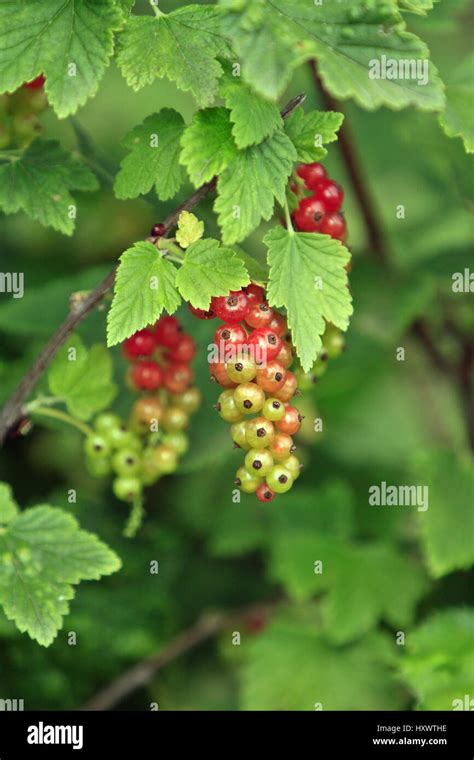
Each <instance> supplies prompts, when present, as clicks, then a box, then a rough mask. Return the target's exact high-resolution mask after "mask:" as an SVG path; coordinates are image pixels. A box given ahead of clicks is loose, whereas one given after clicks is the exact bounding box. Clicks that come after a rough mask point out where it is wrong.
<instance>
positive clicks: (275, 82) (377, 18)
mask: <svg viewBox="0 0 474 760" xmlns="http://www.w3.org/2000/svg"><path fill="white" fill-rule="evenodd" d="M225 26H226V29H227V33H228V35H229V37H230V38H231V39H232V42H233V45H234V47H235V50H236V52H237V53H238V54H239V56H240V57H241V61H242V74H243V76H244V78H245V79H246V80H247V82H249V83H251V84H252V85H253V86H254V87H255V89H257V90H258V91H259V92H261V93H262V94H264V95H267V96H268V97H272V98H276V97H277V96H278V95H280V94H281V92H282V91H283V89H284V88H285V86H286V84H287V83H288V80H289V77H290V76H291V72H292V70H293V69H294V68H295V66H297V65H299V64H300V63H301V62H302V61H304V60H308V59H309V58H316V60H317V63H318V71H319V74H320V76H321V78H322V80H323V83H324V85H325V86H326V87H327V89H328V90H329V92H330V93H331V94H333V95H334V96H336V97H338V98H341V99H346V98H354V100H355V101H356V102H357V103H358V104H359V105H361V106H362V107H363V108H367V109H369V110H372V109H375V108H378V107H379V106H382V105H387V106H389V107H391V108H395V109H400V108H404V107H406V106H409V105H415V106H417V107H418V108H420V109H422V110H428V111H433V110H439V109H441V108H443V104H444V93H443V85H442V83H441V81H440V79H439V77H438V74H437V71H436V69H435V68H434V66H433V65H432V64H431V62H429V60H428V56H429V51H428V48H427V47H426V45H425V44H424V43H423V42H422V41H421V40H420V39H419V38H418V37H416V36H415V35H414V34H410V33H408V32H407V31H406V25H405V22H404V20H403V17H402V16H401V14H400V13H399V10H398V6H397V4H396V2H395V0H387V1H386V2H383V3H381V2H380V3H370V4H368V3H366V2H365V0H351V2H348V1H346V2H340V0H324V3H322V4H320V5H315V4H314V3H311V2H308V0H268V1H267V2H266V3H265V4H263V3H260V2H259V0H249V2H247V3H246V4H245V9H244V11H241V12H237V11H234V12H232V11H230V12H227V15H226V17H225ZM382 56H385V58H386V59H387V60H389V59H390V60H394V61H396V65H397V70H396V72H395V73H396V74H397V78H396V79H388V78H372V76H373V74H372V75H370V72H371V71H375V69H376V67H377V62H378V61H380V60H381V57H382ZM401 60H403V61H409V62H413V64H414V65H415V66H416V64H417V61H421V62H423V61H426V62H427V65H428V77H427V81H426V82H425V83H424V84H422V83H421V82H422V81H424V79H423V77H422V78H420V80H419V79H418V78H416V76H415V77H413V76H412V73H411V71H409V72H408V76H406V75H405V73H404V72H403V71H401V70H400V69H399V68H398V65H399V62H400V61H401ZM375 73H377V72H375ZM415 73H416V72H415ZM422 73H423V72H422ZM400 74H403V76H399V75H400ZM419 81H420V84H419V83H418V82H419Z"/></svg>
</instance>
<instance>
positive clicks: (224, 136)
mask: <svg viewBox="0 0 474 760" xmlns="http://www.w3.org/2000/svg"><path fill="white" fill-rule="evenodd" d="M182 146H183V151H182V154H181V162H182V163H183V164H184V165H185V166H186V168H187V170H188V173H189V176H190V178H191V181H192V182H193V184H194V185H195V186H196V187H198V186H199V185H202V184H203V183H204V182H208V181H209V180H210V179H212V177H213V176H214V175H215V174H220V173H221V172H222V171H223V170H224V169H225V168H226V166H228V165H229V163H230V161H232V159H233V158H235V157H236V156H237V155H238V153H237V151H236V147H235V143H234V140H233V138H232V125H231V123H230V118H229V112H228V111H227V110H226V109H225V108H206V109H204V110H203V111H198V112H197V114H196V115H195V116H194V119H193V121H192V123H191V124H190V125H189V127H188V128H187V129H186V130H185V132H184V135H183V138H182Z"/></svg>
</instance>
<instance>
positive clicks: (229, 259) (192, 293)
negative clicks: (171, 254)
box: [176, 239, 250, 309]
mask: <svg viewBox="0 0 474 760" xmlns="http://www.w3.org/2000/svg"><path fill="white" fill-rule="evenodd" d="M249 282H250V279H249V276H248V274H247V270H246V269H245V266H244V264H243V262H242V260H241V259H240V258H238V257H237V256H235V255H234V253H233V251H232V249H230V248H222V247H220V246H219V242H218V241H217V240H210V239H208V240H198V241H197V242H196V243H192V245H190V246H189V248H188V250H187V251H186V256H185V257H184V261H183V265H182V266H181V267H180V269H179V271H178V274H177V277H176V285H177V287H178V289H179V292H180V293H181V295H182V296H183V298H184V299H185V300H187V301H190V302H191V303H192V304H193V306H196V307H197V308H198V309H208V308H209V306H210V303H211V297H212V296H224V295H227V293H228V292H229V290H239V289H240V288H241V287H243V286H244V285H248V284H249Z"/></svg>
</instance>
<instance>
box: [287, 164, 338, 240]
mask: <svg viewBox="0 0 474 760" xmlns="http://www.w3.org/2000/svg"><path fill="white" fill-rule="evenodd" d="M296 175H297V178H296V181H295V183H293V184H292V190H293V192H294V193H295V195H296V197H297V200H298V206H297V208H296V210H295V211H294V213H293V223H294V225H295V227H296V229H297V230H299V231H300V232H320V233H321V234H324V235H330V236H331V237H332V238H334V239H335V240H341V241H342V242H343V243H344V242H345V240H346V236H347V228H346V220H345V219H344V216H343V214H342V213H341V206H342V202H343V200H344V190H343V189H342V187H340V185H338V184H337V183H336V182H334V180H332V179H331V178H330V177H328V174H327V172H326V169H325V168H324V166H323V165H322V164H318V163H315V164H301V166H299V167H298V169H297V172H296Z"/></svg>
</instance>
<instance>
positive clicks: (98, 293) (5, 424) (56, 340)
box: [0, 95, 306, 446]
mask: <svg viewBox="0 0 474 760" xmlns="http://www.w3.org/2000/svg"><path fill="white" fill-rule="evenodd" d="M305 97H306V96H305V95H297V96H296V97H295V98H293V99H292V100H291V101H290V102H289V103H287V105H286V106H285V107H284V108H283V110H282V111H281V115H282V117H283V118H285V117H286V116H288V115H289V114H290V113H291V112H292V111H294V110H295V108H298V106H300V105H301V103H302V102H303V101H304V99H305ZM217 179H218V178H217V177H213V179H211V180H210V181H209V182H206V183H205V184H204V185H202V186H201V187H199V188H198V189H197V190H195V191H194V193H192V194H191V195H190V196H189V198H187V199H186V200H185V201H183V203H181V205H180V206H178V208H177V209H176V210H175V211H173V212H172V213H171V214H170V215H169V216H168V218H167V219H165V221H164V223H163V224H164V227H165V234H167V233H168V232H169V230H170V229H171V228H172V227H174V226H175V225H176V223H177V221H178V217H179V215H180V213H181V212H182V211H190V210H191V209H192V208H194V207H195V206H197V204H198V203H200V201H201V200H202V199H203V198H205V196H206V195H208V194H209V193H210V192H211V191H212V190H214V188H215V187H216V185H217ZM116 270H117V267H114V268H113V269H112V271H111V272H109V274H108V275H107V276H106V277H105V278H104V279H103V280H102V282H100V283H99V284H98V285H97V286H96V287H95V288H94V290H92V291H91V292H90V293H89V295H88V296H87V297H86V298H85V299H84V300H83V301H82V302H81V303H80V305H79V306H78V307H77V308H76V309H74V311H73V312H71V313H70V314H69V315H68V316H67V317H66V319H65V320H64V322H63V323H62V325H61V326H60V327H59V328H58V329H57V330H56V332H55V333H54V334H53V335H52V337H51V338H50V339H49V341H48V343H47V344H46V346H45V347H44V348H43V350H42V351H41V353H40V354H39V356H38V358H37V359H36V361H35V362H34V364H33V365H32V366H31V367H30V369H29V370H28V371H27V373H26V374H25V375H24V377H23V378H22V379H21V380H20V382H19V384H18V385H17V387H16V389H15V391H14V392H13V395H12V396H11V397H10V398H9V399H8V401H7V402H6V404H5V406H4V407H3V409H2V411H1V413H0V446H2V444H3V443H4V441H5V438H6V435H7V433H8V431H9V429H10V428H11V427H12V426H13V425H14V424H15V423H16V422H18V420H19V419H21V417H22V416H23V414H24V404H25V401H26V400H27V398H28V396H29V395H30V393H31V391H32V390H33V388H34V387H35V385H36V383H37V382H38V380H39V379H40V377H41V375H42V374H43V372H44V371H45V369H46V368H47V367H48V365H49V364H50V362H51V361H52V359H53V358H54V356H55V355H56V353H57V352H58V350H59V349H60V347H61V346H62V344H63V343H64V341H65V340H66V338H67V337H68V335H70V333H71V332H73V330H75V329H76V327H77V326H78V325H79V324H80V323H81V322H82V321H83V320H84V319H85V318H86V317H87V315H88V314H89V313H90V312H91V311H92V309H93V308H94V307H95V306H96V305H97V304H98V303H99V301H101V300H102V298H103V296H104V295H105V294H106V293H107V291H108V290H110V288H111V287H112V286H113V284H114V280H115V273H116Z"/></svg>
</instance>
